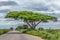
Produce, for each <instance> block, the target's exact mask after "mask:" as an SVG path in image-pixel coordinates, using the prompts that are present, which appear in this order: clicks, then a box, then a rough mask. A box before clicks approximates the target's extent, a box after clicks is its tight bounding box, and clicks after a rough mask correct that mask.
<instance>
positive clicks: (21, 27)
mask: <svg viewBox="0 0 60 40" xmlns="http://www.w3.org/2000/svg"><path fill="white" fill-rule="evenodd" d="M21 29H28V26H27V25H23V26H18V27H17V28H16V30H21Z"/></svg>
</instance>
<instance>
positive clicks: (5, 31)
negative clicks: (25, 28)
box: [0, 29, 9, 35]
mask: <svg viewBox="0 0 60 40" xmlns="http://www.w3.org/2000/svg"><path fill="white" fill-rule="evenodd" d="M8 31H9V29H0V35H2V34H5V33H7V32H8Z"/></svg>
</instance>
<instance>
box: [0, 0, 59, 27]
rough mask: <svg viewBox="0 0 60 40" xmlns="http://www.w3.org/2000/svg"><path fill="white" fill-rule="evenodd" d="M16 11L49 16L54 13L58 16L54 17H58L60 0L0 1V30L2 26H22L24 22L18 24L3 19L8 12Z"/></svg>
mask: <svg viewBox="0 0 60 40" xmlns="http://www.w3.org/2000/svg"><path fill="white" fill-rule="evenodd" d="M17 10H18V11H23V10H27V11H33V12H39V13H40V12H41V13H50V14H51V13H55V14H58V15H56V16H59V17H60V0H0V28H3V27H4V26H5V27H6V26H11V27H12V26H16V25H19V24H24V22H21V21H20V22H19V21H15V20H11V19H7V18H4V17H5V16H6V14H7V13H8V12H10V11H17ZM59 23H60V22H59ZM57 24H58V23H57ZM59 25H60V24H59ZM1 26H2V27H1ZM5 27H4V28H5ZM7 28H8V27H7Z"/></svg>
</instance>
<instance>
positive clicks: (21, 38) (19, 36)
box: [0, 31, 44, 40]
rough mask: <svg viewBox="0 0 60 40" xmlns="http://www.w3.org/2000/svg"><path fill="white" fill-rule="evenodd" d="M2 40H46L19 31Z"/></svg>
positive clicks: (4, 35)
mask: <svg viewBox="0 0 60 40" xmlns="http://www.w3.org/2000/svg"><path fill="white" fill-rule="evenodd" d="M0 40H44V39H41V38H40V37H36V36H32V35H28V34H23V33H20V32H18V31H10V32H8V33H6V34H3V35H1V36H0Z"/></svg>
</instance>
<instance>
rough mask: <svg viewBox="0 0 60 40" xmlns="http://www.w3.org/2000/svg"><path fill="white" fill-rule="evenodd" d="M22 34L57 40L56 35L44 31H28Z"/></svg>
mask: <svg viewBox="0 0 60 40" xmlns="http://www.w3.org/2000/svg"><path fill="white" fill-rule="evenodd" d="M23 33H27V34H31V35H35V36H39V37H42V38H44V39H47V40H57V36H56V35H54V34H51V33H48V32H46V31H36V30H29V31H28V30H27V31H23Z"/></svg>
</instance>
